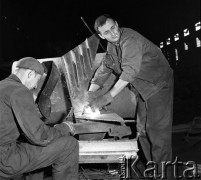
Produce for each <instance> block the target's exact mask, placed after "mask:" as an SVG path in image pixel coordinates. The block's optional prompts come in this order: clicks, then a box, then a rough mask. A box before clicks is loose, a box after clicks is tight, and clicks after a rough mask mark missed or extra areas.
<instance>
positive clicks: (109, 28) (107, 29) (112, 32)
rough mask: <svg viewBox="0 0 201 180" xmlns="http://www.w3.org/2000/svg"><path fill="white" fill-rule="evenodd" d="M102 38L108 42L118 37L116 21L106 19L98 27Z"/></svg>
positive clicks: (115, 40) (116, 39)
mask: <svg viewBox="0 0 201 180" xmlns="http://www.w3.org/2000/svg"><path fill="white" fill-rule="evenodd" d="M98 30H99V32H100V34H99V36H100V37H101V38H102V39H106V40H107V41H109V42H117V41H118V40H119V38H120V31H119V26H118V24H117V22H116V21H113V20H112V19H107V21H106V23H105V24H104V25H103V26H101V27H99V28H98Z"/></svg>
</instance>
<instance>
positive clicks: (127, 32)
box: [121, 28, 142, 42]
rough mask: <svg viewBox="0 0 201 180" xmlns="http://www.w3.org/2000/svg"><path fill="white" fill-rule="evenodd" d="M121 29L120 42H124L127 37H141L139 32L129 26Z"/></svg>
mask: <svg viewBox="0 0 201 180" xmlns="http://www.w3.org/2000/svg"><path fill="white" fill-rule="evenodd" d="M121 31H122V35H121V42H125V41H127V40H129V39H138V38H140V37H142V35H141V34H140V33H138V32H137V31H135V30H133V29H131V28H121Z"/></svg>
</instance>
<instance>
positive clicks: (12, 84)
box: [0, 78, 27, 96]
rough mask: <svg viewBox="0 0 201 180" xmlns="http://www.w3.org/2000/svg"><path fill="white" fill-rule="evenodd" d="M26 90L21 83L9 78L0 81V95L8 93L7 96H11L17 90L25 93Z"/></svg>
mask: <svg viewBox="0 0 201 180" xmlns="http://www.w3.org/2000/svg"><path fill="white" fill-rule="evenodd" d="M26 91H27V89H26V88H25V87H24V86H23V85H22V84H21V83H19V82H16V81H12V80H10V79H9V78H6V79H4V80H2V81H0V92H1V95H6V94H8V95H9V96H12V95H13V94H15V93H17V92H23V94H26Z"/></svg>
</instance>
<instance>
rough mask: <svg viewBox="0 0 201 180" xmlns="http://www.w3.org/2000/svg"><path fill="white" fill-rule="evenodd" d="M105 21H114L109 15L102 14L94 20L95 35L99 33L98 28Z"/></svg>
mask: <svg viewBox="0 0 201 180" xmlns="http://www.w3.org/2000/svg"><path fill="white" fill-rule="evenodd" d="M107 19H112V20H113V21H115V19H114V18H113V17H112V16H110V15H109V14H103V15H101V16H99V17H97V18H96V20H95V23H94V29H95V31H96V32H97V33H100V32H99V30H98V28H99V27H101V26H103V25H104V24H105V23H106V21H107Z"/></svg>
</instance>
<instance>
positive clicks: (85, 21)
mask: <svg viewBox="0 0 201 180" xmlns="http://www.w3.org/2000/svg"><path fill="white" fill-rule="evenodd" d="M80 18H81V20H82V21H83V23H84V24H85V26H86V27H87V28H88V30H89V31H90V32H91V34H92V35H93V34H94V33H93V31H92V30H91V28H90V27H89V26H88V24H87V23H86V21H85V20H84V18H83V17H82V16H81V17H80ZM99 44H100V46H101V48H102V49H103V51H106V50H105V48H104V47H103V45H102V44H101V42H99Z"/></svg>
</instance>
